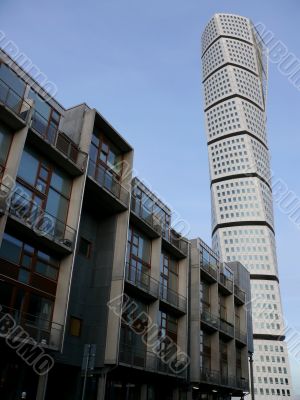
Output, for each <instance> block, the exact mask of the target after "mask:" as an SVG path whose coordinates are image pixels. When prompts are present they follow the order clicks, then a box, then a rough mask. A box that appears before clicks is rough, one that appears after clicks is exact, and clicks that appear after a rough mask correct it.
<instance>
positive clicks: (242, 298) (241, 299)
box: [234, 285, 246, 303]
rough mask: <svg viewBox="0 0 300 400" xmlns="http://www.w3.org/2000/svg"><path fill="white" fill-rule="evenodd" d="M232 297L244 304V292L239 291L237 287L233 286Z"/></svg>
mask: <svg viewBox="0 0 300 400" xmlns="http://www.w3.org/2000/svg"><path fill="white" fill-rule="evenodd" d="M234 295H235V296H236V297H237V298H238V299H239V300H240V301H241V302H242V303H245V302H246V292H245V291H244V290H242V289H240V288H239V287H238V286H237V285H234Z"/></svg>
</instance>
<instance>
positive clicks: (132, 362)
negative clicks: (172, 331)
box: [119, 343, 188, 378]
mask: <svg viewBox="0 0 300 400" xmlns="http://www.w3.org/2000/svg"><path fill="white" fill-rule="evenodd" d="M119 363H121V364H125V365H127V366H130V367H136V368H143V369H145V370H147V371H151V372H156V373H162V374H166V375H172V376H176V377H178V378H184V377H185V376H186V371H187V367H188V365H187V363H186V362H185V361H184V360H182V361H181V360H178V359H177V358H176V357H174V356H173V357H171V358H170V360H169V361H168V360H163V358H162V357H160V356H159V354H155V353H151V352H149V351H148V352H147V351H146V348H145V349H136V348H135V347H134V346H130V345H127V344H123V343H120V349H119Z"/></svg>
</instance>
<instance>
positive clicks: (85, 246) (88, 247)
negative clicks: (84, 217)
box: [79, 237, 92, 258]
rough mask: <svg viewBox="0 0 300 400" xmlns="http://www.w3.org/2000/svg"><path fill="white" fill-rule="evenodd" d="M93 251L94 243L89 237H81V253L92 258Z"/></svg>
mask: <svg viewBox="0 0 300 400" xmlns="http://www.w3.org/2000/svg"><path fill="white" fill-rule="evenodd" d="M91 251H92V243H91V242H90V241H88V240H87V239H85V238H83V237H81V238H80V242H79V253H80V254H82V255H83V256H85V257H86V258H90V256H91Z"/></svg>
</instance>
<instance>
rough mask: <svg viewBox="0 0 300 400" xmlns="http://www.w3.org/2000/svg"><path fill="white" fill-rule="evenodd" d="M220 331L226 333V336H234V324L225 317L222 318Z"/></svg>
mask: <svg viewBox="0 0 300 400" xmlns="http://www.w3.org/2000/svg"><path fill="white" fill-rule="evenodd" d="M220 332H222V333H223V334H225V335H226V336H230V338H233V337H234V326H233V325H232V324H231V323H229V322H227V321H225V320H224V319H220Z"/></svg>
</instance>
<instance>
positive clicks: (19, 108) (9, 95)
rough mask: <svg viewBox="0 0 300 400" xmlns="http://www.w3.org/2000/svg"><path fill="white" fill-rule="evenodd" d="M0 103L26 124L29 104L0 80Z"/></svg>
mask: <svg viewBox="0 0 300 400" xmlns="http://www.w3.org/2000/svg"><path fill="white" fill-rule="evenodd" d="M0 102H1V103H3V104H4V105H5V106H6V107H7V108H8V109H9V110H10V111H12V112H13V113H14V114H15V115H17V116H18V117H19V118H21V119H22V120H23V121H24V122H27V120H28V115H29V111H30V109H31V106H30V104H29V103H28V102H27V101H26V100H24V99H23V97H21V96H20V95H18V93H16V92H15V91H14V90H13V89H12V88H11V87H9V86H8V85H7V84H6V83H5V82H4V81H3V80H2V79H0Z"/></svg>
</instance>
